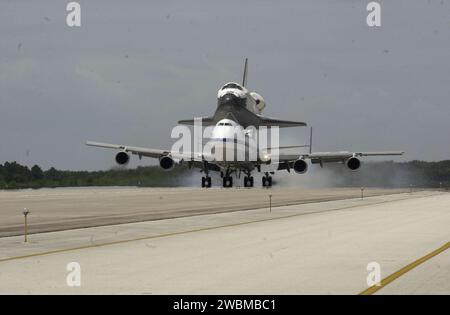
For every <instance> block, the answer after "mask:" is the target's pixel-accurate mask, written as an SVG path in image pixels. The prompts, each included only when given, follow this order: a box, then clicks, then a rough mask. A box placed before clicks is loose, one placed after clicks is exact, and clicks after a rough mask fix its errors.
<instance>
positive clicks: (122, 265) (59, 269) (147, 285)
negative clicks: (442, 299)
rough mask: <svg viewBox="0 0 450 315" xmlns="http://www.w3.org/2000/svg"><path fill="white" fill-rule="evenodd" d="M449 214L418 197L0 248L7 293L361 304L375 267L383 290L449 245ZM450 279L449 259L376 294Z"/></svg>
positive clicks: (445, 200) (84, 233)
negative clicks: (352, 299)
mask: <svg viewBox="0 0 450 315" xmlns="http://www.w3.org/2000/svg"><path fill="white" fill-rule="evenodd" d="M98 202H99V203H100V202H101V199H100V198H99V200H98ZM449 209H450V194H449V193H444V192H436V191H434V192H433V191H430V192H427V191H422V192H415V193H413V194H409V193H399V194H391V195H381V196H374V197H368V198H365V199H364V200H360V199H359V198H353V199H344V200H335V201H324V202H311V203H304V204H299V205H290V206H280V207H273V208H272V211H270V209H269V208H267V207H262V208H259V209H254V210H251V211H233V212H224V213H217V214H205V215H196V216H187V217H181V218H174V219H162V220H156V221H147V222H139V223H127V224H120V225H108V226H99V227H91V228H84V229H73V230H67V231H59V232H50V233H39V234H35V235H31V236H30V243H28V244H24V243H23V238H22V237H20V236H13V237H4V238H0V293H62V294H78V293H90V294H95V293H140V294H157V293H180V294H184V293H187V294H204V293H219V294H220V293H225V294H226V293H228V294H306V293H308V294H310V293H319V294H338V293H340V294H358V293H361V292H363V291H365V290H367V289H368V287H369V286H368V284H367V277H368V275H369V271H367V269H366V268H367V265H368V264H369V263H371V262H376V263H378V264H379V265H380V268H381V278H383V279H384V278H387V277H389V276H390V275H393V274H396V273H398V272H399V271H401V270H402V269H404V267H405V266H407V265H409V264H411V263H412V262H414V261H417V260H418V259H420V258H421V257H426V256H427V255H428V254H429V253H431V252H433V251H434V250H436V249H438V248H441V247H443V246H444V245H445V244H447V243H448V242H449V241H450V229H449V228H448V227H449V226H450V211H449ZM70 262H77V263H79V264H80V266H81V286H79V287H69V286H68V285H67V282H66V280H67V276H68V275H69V271H67V270H66V267H67V264H68V263H70ZM449 267H450V255H449V250H447V249H444V250H442V251H441V252H440V253H439V254H437V255H435V256H432V257H431V258H427V259H426V260H424V261H423V262H421V263H420V264H418V265H417V266H415V267H414V268H412V269H411V270H409V271H407V272H405V273H403V274H402V275H400V276H399V277H397V278H396V279H395V280H393V281H392V282H390V283H389V284H387V285H382V287H380V288H379V289H378V290H377V291H376V292H374V293H376V294H386V293H388V294H400V293H420V294H430V293H437V294H449V293H450V287H449V283H450V272H449V270H450V268H449ZM382 283H383V282H382Z"/></svg>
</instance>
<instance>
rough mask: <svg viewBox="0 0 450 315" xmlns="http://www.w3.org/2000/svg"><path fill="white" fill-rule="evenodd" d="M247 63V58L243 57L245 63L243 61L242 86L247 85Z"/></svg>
mask: <svg viewBox="0 0 450 315" xmlns="http://www.w3.org/2000/svg"><path fill="white" fill-rule="evenodd" d="M247 64H248V58H245V63H244V76H243V78H242V86H243V87H245V86H246V85H247V68H248V66H247Z"/></svg>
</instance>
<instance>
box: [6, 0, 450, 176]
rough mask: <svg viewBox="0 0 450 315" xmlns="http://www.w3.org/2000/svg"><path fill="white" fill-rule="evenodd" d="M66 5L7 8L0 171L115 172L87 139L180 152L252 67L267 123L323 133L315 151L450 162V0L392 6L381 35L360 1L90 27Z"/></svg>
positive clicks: (96, 1) (148, 13)
mask: <svg viewBox="0 0 450 315" xmlns="http://www.w3.org/2000/svg"><path fill="white" fill-rule="evenodd" d="M68 2H69V1H61V0H53V1H49V0H45V1H44V0H40V1H25V0H0V163H3V162H5V161H13V160H16V161H18V162H20V163H23V164H27V165H30V166H31V165H33V164H39V165H41V166H42V167H43V168H48V167H50V166H55V167H57V168H62V169H90V170H92V169H106V168H109V167H111V166H112V165H113V152H112V151H110V150H106V149H95V148H89V147H85V146H84V142H85V141H86V140H96V141H104V142H111V143H120V144H128V145H138V146H147V147H153V148H170V146H171V144H172V143H173V141H172V140H171V139H170V132H171V129H172V128H173V127H174V126H175V124H176V121H177V120H179V119H183V118H191V117H193V116H200V115H211V114H212V113H213V112H214V110H215V108H216V93H217V89H218V88H219V87H220V86H221V85H222V84H223V83H225V82H227V81H232V80H240V79H241V76H242V64H243V59H244V57H248V58H249V60H250V61H249V66H250V69H249V77H248V87H249V89H251V90H255V91H257V92H258V93H260V94H262V95H263V97H264V98H265V99H266V102H267V108H266V111H265V114H267V115H269V116H274V117H278V118H284V119H292V120H300V121H306V122H307V123H309V124H310V125H312V126H314V128H315V135H314V137H315V138H314V141H315V147H314V149H315V150H317V151H319V150H320V151H324V150H357V151H359V150H366V151H367V150H395V149H402V150H405V151H406V152H407V154H406V156H405V158H403V159H400V160H412V159H423V160H442V159H450V1H448V0H443V1H441V0H436V1H435V0H428V1H427V0H396V1H382V2H381V3H382V16H381V22H382V26H381V27H380V28H377V29H374V28H369V27H368V26H367V24H366V16H367V12H366V8H365V7H366V4H367V3H368V1H362V0H355V1H351V0H341V1H336V0H308V1H298V0H295V1H232V0H226V1H223V0H222V1H211V0H205V1H167V0H164V1H155V0H152V1H146V0H142V1H124V0H122V1H117V0H116V1H112V0H102V1H100V0H89V1H79V2H80V4H81V10H82V12H81V14H82V16H81V23H82V26H81V27H80V28H70V27H68V26H67V25H66V14H67V12H66V10H65V9H66V4H67V3H68ZM282 134H283V135H284V136H285V137H286V138H285V140H283V143H286V142H289V143H304V142H305V141H306V138H307V134H308V131H307V129H306V128H295V129H292V130H289V131H285V132H283V133H282ZM286 139H287V140H288V141H286ZM149 162H150V161H149V160H146V161H144V160H143V161H141V162H133V164H132V166H135V165H144V164H149Z"/></svg>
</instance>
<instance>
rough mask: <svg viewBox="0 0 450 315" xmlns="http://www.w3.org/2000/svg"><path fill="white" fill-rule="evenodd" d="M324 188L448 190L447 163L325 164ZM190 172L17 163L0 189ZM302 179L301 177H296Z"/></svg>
mask: <svg viewBox="0 0 450 315" xmlns="http://www.w3.org/2000/svg"><path fill="white" fill-rule="evenodd" d="M321 171H322V172H326V174H327V178H328V179H327V185H329V186H330V187H344V186H345V187H349V186H353V187H355V186H358V187H360V186H364V187H387V188H391V187H409V186H410V185H413V186H415V187H434V188H437V187H450V160H446V161H440V162H424V161H410V162H393V161H383V162H367V163H365V164H363V165H362V167H361V169H359V170H358V171H356V172H352V171H349V170H348V169H347V168H346V167H343V166H342V165H333V164H329V165H325V168H324V170H321ZM193 172H198V170H189V169H188V168H187V167H186V166H177V167H175V168H174V169H173V170H172V171H170V172H166V171H163V170H162V169H161V168H159V167H158V166H145V167H143V166H140V167H137V168H135V169H126V168H112V169H110V170H105V171H69V170H57V169H55V168H54V167H51V168H49V169H48V170H45V171H44V170H42V169H41V167H39V166H38V165H34V166H33V167H31V168H29V167H27V166H24V165H20V164H19V163H16V162H5V163H4V164H3V165H2V164H0V189H19V188H41V187H81V186H142V187H171V186H186V185H189V184H188V181H186V180H183V179H185V178H187V177H189V176H190V175H192V174H193ZM298 176H301V175H298Z"/></svg>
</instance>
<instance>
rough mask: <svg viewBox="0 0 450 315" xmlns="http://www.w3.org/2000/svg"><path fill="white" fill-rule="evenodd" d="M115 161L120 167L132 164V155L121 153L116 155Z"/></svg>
mask: <svg viewBox="0 0 450 315" xmlns="http://www.w3.org/2000/svg"><path fill="white" fill-rule="evenodd" d="M115 160H116V163H117V164H119V165H127V164H128V162H130V155H129V154H128V153H127V152H125V151H120V152H119V153H117V154H116V158H115Z"/></svg>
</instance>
